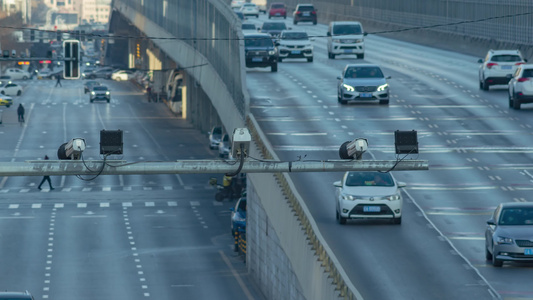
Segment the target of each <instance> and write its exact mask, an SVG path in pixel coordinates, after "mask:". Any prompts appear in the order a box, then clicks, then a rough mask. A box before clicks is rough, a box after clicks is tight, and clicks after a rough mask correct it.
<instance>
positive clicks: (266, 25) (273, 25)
mask: <svg viewBox="0 0 533 300" xmlns="http://www.w3.org/2000/svg"><path fill="white" fill-rule="evenodd" d="M262 29H263V30H284V29H287V26H285V23H264V24H263V27H262Z"/></svg>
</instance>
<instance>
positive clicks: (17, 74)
mask: <svg viewBox="0 0 533 300" xmlns="http://www.w3.org/2000/svg"><path fill="white" fill-rule="evenodd" d="M4 75H8V76H11V78H12V79H13V80H19V79H22V80H26V79H30V78H31V75H30V73H28V72H27V71H24V70H21V69H17V68H8V69H6V71H5V72H4Z"/></svg>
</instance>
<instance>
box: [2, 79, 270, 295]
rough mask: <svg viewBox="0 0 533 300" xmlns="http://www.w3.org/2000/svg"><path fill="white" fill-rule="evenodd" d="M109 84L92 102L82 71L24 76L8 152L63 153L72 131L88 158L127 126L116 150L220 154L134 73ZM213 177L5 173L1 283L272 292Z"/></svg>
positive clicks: (139, 156) (11, 155) (110, 291)
mask: <svg viewBox="0 0 533 300" xmlns="http://www.w3.org/2000/svg"><path fill="white" fill-rule="evenodd" d="M102 82H103V83H105V84H107V85H108V86H109V87H110V89H111V93H112V100H111V103H106V102H94V103H90V102H89V96H88V95H85V94H84V93H83V81H82V80H76V81H67V80H64V81H62V84H63V87H57V88H55V87H54V85H55V81H48V80H31V81H24V82H20V83H21V84H22V85H24V86H25V90H24V93H23V95H22V96H20V97H16V98H15V105H14V106H12V107H10V108H5V107H2V108H1V110H2V111H3V112H2V113H3V123H2V125H0V136H1V141H2V143H0V153H1V156H0V160H2V161H17V162H20V161H25V160H35V159H42V158H43V157H44V155H45V154H46V155H48V156H49V157H50V159H56V157H57V154H56V153H57V149H58V148H59V146H60V145H61V144H62V143H64V142H67V141H68V140H70V139H71V138H84V139H85V140H86V142H87V148H86V150H85V151H84V153H83V157H84V159H86V160H93V159H101V157H100V154H99V139H100V130H102V129H106V130H116V129H121V130H123V131H124V138H123V140H124V154H123V155H121V156H115V157H110V158H113V159H123V160H126V161H128V162H134V161H172V160H184V159H217V153H216V152H215V151H213V150H210V149H209V147H208V141H207V136H206V135H205V134H203V133H201V132H199V131H197V130H194V129H193V128H192V127H191V126H190V125H189V124H187V122H186V121H185V120H183V119H181V118H178V117H176V116H174V115H172V114H171V112H170V110H169V109H167V107H166V106H165V105H164V104H163V103H148V102H147V101H146V96H144V94H143V93H142V92H140V91H139V90H138V89H137V88H136V87H135V86H134V85H133V84H131V83H129V82H112V81H107V80H102ZM18 103H23V105H24V106H25V108H26V116H25V117H26V118H25V119H26V122H25V123H19V122H18V121H17V114H16V108H17V106H18ZM214 176H215V177H220V176H219V175H214ZM210 177H211V176H210V175H209V174H191V175H152V176H141V175H134V176H133V175H132V176H99V177H97V178H94V179H93V178H90V177H89V176H86V177H84V178H77V177H75V176H52V177H51V180H52V184H53V187H54V188H55V189H54V190H50V189H49V186H48V184H47V183H44V185H43V187H42V190H38V189H37V185H38V184H39V182H40V181H41V178H42V177H10V178H7V177H3V178H0V269H1V270H2V272H0V273H1V274H0V282H1V284H0V286H1V287H0V288H1V289H3V290H14V291H18V290H28V291H30V292H31V293H32V294H33V295H34V296H35V298H36V299H58V300H60V299H87V300H89V299H90V300H93V299H264V297H263V296H262V295H261V293H260V292H258V289H257V288H256V286H255V285H254V283H253V282H252V281H251V279H250V275H249V274H248V272H247V268H246V264H245V263H244V259H243V257H242V256H241V255H238V254H236V253H235V252H233V242H234V241H233V237H232V236H231V234H230V210H229V208H230V207H231V206H232V205H234V203H230V202H223V203H219V202H215V201H214V193H215V189H213V187H211V186H209V184H208V180H209V178H210ZM220 179H221V178H219V180H220Z"/></svg>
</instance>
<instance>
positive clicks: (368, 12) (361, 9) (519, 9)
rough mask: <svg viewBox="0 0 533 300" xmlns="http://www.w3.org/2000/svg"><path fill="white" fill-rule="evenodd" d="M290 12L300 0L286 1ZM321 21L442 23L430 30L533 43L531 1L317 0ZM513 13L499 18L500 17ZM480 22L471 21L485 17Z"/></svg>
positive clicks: (431, 24) (423, 24)
mask: <svg viewBox="0 0 533 300" xmlns="http://www.w3.org/2000/svg"><path fill="white" fill-rule="evenodd" d="M284 2H285V3H286V4H287V6H288V7H289V10H290V12H292V11H293V10H294V8H295V7H296V5H297V4H298V3H299V2H301V1H299V0H285V1H284ZM312 3H313V4H314V5H315V7H316V8H317V10H318V11H317V15H318V21H319V22H322V23H327V22H329V21H340V20H361V21H363V20H369V21H375V22H380V23H384V24H388V25H397V26H400V27H403V28H406V27H419V26H434V25H439V24H449V23H456V24H455V25H450V26H439V27H435V28H431V29H428V30H431V31H438V32H445V33H453V34H459V35H464V36H468V37H472V38H484V39H488V40H496V41H500V42H508V43H513V44H522V45H533V35H532V34H531V28H532V27H533V14H524V13H533V1H531V0H508V1H501V0H402V1H398V0H316V1H312ZM506 15H508V16H510V17H505V18H498V17H500V16H506ZM483 19H486V20H485V21H479V22H472V23H470V22H469V21H473V20H483Z"/></svg>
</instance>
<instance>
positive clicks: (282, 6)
mask: <svg viewBox="0 0 533 300" xmlns="http://www.w3.org/2000/svg"><path fill="white" fill-rule="evenodd" d="M284 7H285V6H284V5H283V4H272V8H274V9H277V8H284Z"/></svg>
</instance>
